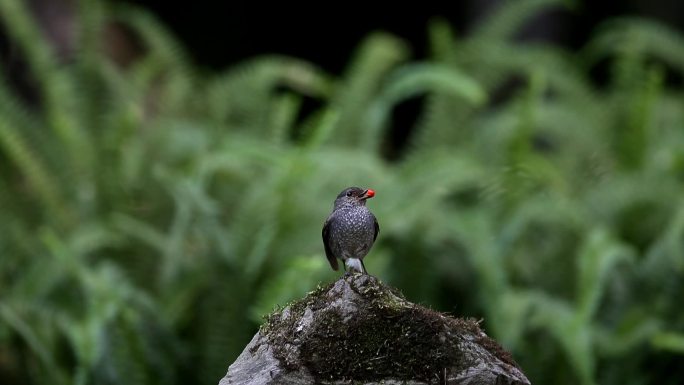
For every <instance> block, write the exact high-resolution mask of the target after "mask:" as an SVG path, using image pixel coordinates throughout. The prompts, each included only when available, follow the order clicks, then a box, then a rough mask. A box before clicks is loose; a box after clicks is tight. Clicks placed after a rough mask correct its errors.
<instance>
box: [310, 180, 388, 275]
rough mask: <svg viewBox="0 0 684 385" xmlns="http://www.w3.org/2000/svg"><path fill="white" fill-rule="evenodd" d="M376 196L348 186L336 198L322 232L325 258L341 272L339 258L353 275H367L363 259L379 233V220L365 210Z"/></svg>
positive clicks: (368, 191)
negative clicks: (368, 201)
mask: <svg viewBox="0 0 684 385" xmlns="http://www.w3.org/2000/svg"><path fill="white" fill-rule="evenodd" d="M374 196H375V191H374V190H371V189H362V188H359V187H348V188H346V189H344V190H342V192H341V193H340V194H339V195H337V198H335V204H334V206H333V210H332V213H330V215H329V216H328V218H327V219H326V220H325V223H324V224H323V232H322V235H323V246H324V248H325V256H326V257H327V258H328V262H330V267H332V269H333V270H335V271H337V270H339V265H338V264H337V260H338V259H340V260H342V262H343V263H344V268H345V271H347V268H349V272H351V273H354V272H357V273H361V274H368V273H367V271H366V267H365V266H364V264H363V258H364V257H365V256H366V255H367V254H368V252H369V251H370V249H371V247H372V246H373V243H375V239H376V238H377V237H378V232H379V231H380V226H378V220H377V219H376V218H375V215H373V213H371V211H370V210H369V209H368V207H366V200H367V199H368V198H372V197H374Z"/></svg>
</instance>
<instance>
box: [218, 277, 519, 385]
mask: <svg viewBox="0 0 684 385" xmlns="http://www.w3.org/2000/svg"><path fill="white" fill-rule="evenodd" d="M314 383H316V384H388V385H389V384H445V383H446V384H529V381H528V380H527V378H526V377H525V375H524V374H522V372H521V371H520V368H518V366H517V365H516V364H515V362H514V361H513V360H512V358H511V356H510V354H508V353H507V352H505V351H504V350H503V349H502V348H501V347H500V346H499V345H498V344H497V343H496V342H495V341H493V340H492V339H490V338H489V337H487V336H486V335H485V334H484V333H483V332H482V330H480V328H479V326H478V324H477V322H475V321H474V320H471V319H460V318H453V317H449V316H447V315H444V314H441V313H438V312H436V311H433V310H430V309H427V308H425V307H422V306H419V305H416V304H413V303H411V302H409V301H407V300H406V299H405V298H404V297H403V296H402V295H401V294H400V293H399V292H398V291H397V290H395V289H393V288H391V287H389V286H387V285H385V284H383V283H382V282H380V281H379V280H378V279H377V278H375V277H373V276H370V275H351V276H344V277H342V278H340V279H339V280H337V281H336V282H334V283H332V284H330V285H328V286H326V287H322V288H319V289H317V290H316V291H314V292H312V293H310V294H309V295H307V296H306V297H305V298H303V299H301V300H299V301H296V302H294V303H292V304H290V305H289V306H287V307H285V308H284V309H282V310H280V311H277V312H275V313H273V314H271V315H270V316H269V317H268V320H267V322H266V323H265V324H264V325H263V326H262V327H261V330H260V331H259V333H257V335H256V336H255V337H254V338H253V339H252V342H250V344H249V345H248V346H247V347H246V348H245V350H244V351H243V353H242V354H241V355H240V357H238V359H237V360H236V361H235V363H233V365H231V366H230V368H229V369H228V374H227V375H226V377H224V378H223V380H221V383H220V385H227V384H314Z"/></svg>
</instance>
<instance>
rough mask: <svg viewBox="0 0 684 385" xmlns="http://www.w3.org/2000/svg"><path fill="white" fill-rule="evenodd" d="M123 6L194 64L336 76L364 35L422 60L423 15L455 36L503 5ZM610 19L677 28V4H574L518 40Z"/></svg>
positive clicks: (681, 18) (558, 39) (672, 0)
mask: <svg viewBox="0 0 684 385" xmlns="http://www.w3.org/2000/svg"><path fill="white" fill-rule="evenodd" d="M129 2H130V3H133V4H137V5H142V6H144V7H145V8H147V9H149V10H150V11H152V12H154V13H155V14H156V15H157V16H158V17H159V18H160V19H161V20H162V21H163V22H164V24H165V25H167V26H168V27H169V28H171V29H172V30H173V32H174V33H175V34H176V35H177V36H178V38H179V39H180V40H181V41H183V42H184V44H185V47H186V49H188V51H189V52H190V53H191V54H192V56H193V58H194V59H195V60H196V63H197V64H200V65H203V66H206V67H209V68H213V69H220V68H223V67H225V66H227V65H230V64H232V63H235V62H238V61H240V59H243V58H245V57H250V56H254V55H258V54H262V53H280V54H286V55H291V56H295V57H299V58H302V59H306V60H309V61H311V62H313V63H315V64H317V65H320V66H321V67H323V68H324V69H326V70H328V71H332V72H336V73H338V72H340V71H341V70H342V69H343V66H344V64H345V63H346V62H347V61H348V57H349V55H350V53H351V52H353V49H354V47H355V46H356V45H357V44H358V42H359V41H361V40H362V38H363V37H365V36H366V35H367V34H368V32H371V31H374V30H385V31H388V32H391V33H393V34H395V35H397V36H400V37H402V38H404V39H406V40H407V41H408V42H409V43H410V46H411V47H412V48H413V49H414V54H415V56H416V57H424V54H423V53H424V50H425V41H426V40H427V39H426V36H425V33H426V26H427V21H428V20H429V19H430V18H432V17H436V16H439V17H443V18H445V19H447V20H449V21H450V22H451V24H452V25H453V26H454V28H455V29H456V31H458V32H460V33H464V34H467V32H468V30H469V29H471V28H472V27H473V26H474V25H476V24H477V22H478V20H479V19H480V18H482V17H483V16H485V15H486V14H487V13H488V12H489V11H490V10H491V9H494V8H495V7H496V6H497V5H499V4H500V3H503V2H502V1H497V0H485V1H476V0H470V1H459V2H420V3H415V2H406V3H401V2H397V3H393V4H392V5H391V7H390V6H389V5H385V6H384V7H381V6H379V5H378V4H370V3H369V2H351V3H350V2H345V3H311V4H306V5H292V3H290V2H278V3H269V4H267V3H263V2H237V3H230V4H229V3H226V2H215V1H204V2H190V3H187V2H172V1H164V0H136V1H129ZM615 16H640V17H647V18H652V19H657V20H660V21H662V22H664V23H665V24H668V25H670V26H673V27H675V28H677V29H678V30H680V31H682V30H684V2H682V1H678V0H656V1H648V0H632V1H582V2H577V3H574V5H571V6H570V7H569V9H567V10H558V11H552V12H546V13H544V14H542V15H541V16H540V17H537V18H536V20H535V21H534V22H533V23H531V24H530V25H529V26H528V28H527V30H526V31H525V32H524V33H522V36H521V37H522V38H529V39H537V40H539V39H541V40H545V41H553V42H555V43H559V44H561V45H564V46H567V47H569V48H579V47H581V46H582V45H583V44H584V43H585V42H586V41H587V39H588V38H589V36H590V35H591V33H592V31H594V30H595V28H596V27H597V26H599V25H600V24H601V22H603V21H604V20H606V19H608V18H611V17H615ZM274 31H275V32H277V33H274ZM324 42H325V43H324Z"/></svg>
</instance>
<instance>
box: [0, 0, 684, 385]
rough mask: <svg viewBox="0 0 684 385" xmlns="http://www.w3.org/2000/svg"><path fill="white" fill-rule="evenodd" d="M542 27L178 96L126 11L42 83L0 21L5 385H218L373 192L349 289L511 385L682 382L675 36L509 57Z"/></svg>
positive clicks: (11, 26)
mask: <svg viewBox="0 0 684 385" xmlns="http://www.w3.org/2000/svg"><path fill="white" fill-rule="evenodd" d="M559 3H560V2H559V1H539V0H537V1H521V2H510V3H507V4H506V6H505V7H503V8H501V9H500V10H498V11H497V12H495V13H494V14H493V15H492V16H491V17H490V19H488V20H484V21H483V22H482V24H481V26H480V27H478V28H476V29H475V31H474V32H473V33H472V35H470V36H464V37H459V38H456V37H455V36H454V34H453V32H452V31H451V29H450V26H448V25H447V24H445V23H444V22H443V21H441V20H434V21H433V22H432V23H431V24H430V26H429V28H428V30H429V36H430V42H429V43H430V47H431V56H430V57H429V58H425V59H422V60H420V61H413V60H410V59H409V53H408V47H406V46H405V44H404V43H403V42H402V41H401V40H400V39H398V38H396V37H394V36H391V35H388V34H384V33H376V34H373V35H370V36H369V37H368V38H367V39H366V40H365V41H364V42H362V43H361V45H360V48H359V50H358V52H357V53H356V55H355V56H354V58H353V59H352V60H351V64H350V65H349V68H348V69H347V70H346V71H345V72H344V74H343V75H342V76H340V77H337V76H334V75H331V74H328V73H326V72H325V71H323V70H322V69H319V68H316V67H315V66H314V65H312V64H310V63H306V62H304V61H302V60H298V59H294V58H288V57H276V56H264V57H257V58H253V59H250V60H247V61H245V62H243V63H241V64H239V65H237V66H235V67H233V68H231V69H228V70H227V71H225V72H223V73H218V74H206V73H201V72H200V71H198V70H197V69H196V68H195V66H194V65H193V64H192V63H191V61H190V60H189V58H188V57H187V55H186V54H185V53H184V52H183V48H182V47H180V46H179V45H178V44H177V42H176V40H175V39H174V38H173V37H172V36H171V35H170V34H169V33H168V31H167V30H166V29H165V28H164V26H162V25H160V24H159V23H158V22H157V21H156V20H155V19H154V18H153V17H151V16H150V15H149V14H147V13H145V12H143V11H141V10H139V9H136V8H130V7H128V6H123V5H118V4H114V3H112V4H107V3H103V2H88V1H83V2H81V3H80V5H79V7H78V9H79V24H78V31H80V33H79V34H78V36H79V39H78V49H77V50H76V54H75V56H74V58H73V59H72V60H71V61H69V62H68V63H63V62H60V61H59V60H58V59H57V57H56V55H55V53H54V52H53V51H52V47H51V46H50V45H49V44H48V43H47V42H46V41H45V40H44V39H43V38H42V36H41V34H40V32H39V29H38V28H37V27H36V26H35V25H34V22H33V21H32V19H31V17H30V15H29V13H28V11H27V10H26V9H25V4H24V3H23V2H21V1H19V0H7V1H2V2H0V15H1V17H2V23H3V25H4V26H5V27H6V30H7V31H8V34H9V36H10V38H11V39H12V41H13V43H14V44H16V46H17V48H18V49H19V51H20V52H21V54H22V55H23V57H24V58H25V59H26V63H27V64H28V68H29V71H30V74H31V76H32V80H33V82H34V83H35V86H36V91H37V92H38V94H39V98H38V102H37V103H34V104H31V103H29V102H27V101H26V100H24V99H23V98H22V97H20V96H19V93H17V92H16V90H15V89H14V88H13V87H12V86H10V82H9V79H2V80H1V81H0V159H1V160H2V162H0V175H1V178H0V205H1V206H0V208H1V211H2V224H1V225H0V253H1V255H2V258H0V376H2V377H3V378H2V383H3V384H19V383H44V382H50V383H57V384H70V383H75V384H118V383H131V384H134V383H138V384H156V383H160V384H161V383H163V384H171V383H201V384H213V383H216V382H217V381H218V379H219V378H220V377H221V376H222V375H223V374H224V373H225V370H226V368H227V366H228V364H229V363H230V362H231V361H232V360H233V359H234V358H235V357H236V356H237V354H238V353H239V352H240V351H241V350H242V348H243V347H244V345H245V344H246V343H247V342H248V341H249V339H250V338H251V336H252V335H253V333H254V332H255V331H256V329H257V327H258V325H259V323H260V322H259V319H260V317H261V316H263V315H265V314H266V313H268V312H269V311H270V310H271V309H273V308H274V307H275V306H277V305H279V304H280V305H282V304H285V303H286V302H288V301H289V300H291V299H294V298H298V297H301V296H302V295H303V294H304V293H305V292H307V291H309V290H312V289H313V288H314V287H316V285H317V284H318V283H319V282H325V281H330V280H332V279H334V278H335V277H336V276H337V275H336V274H335V273H334V272H332V271H330V269H329V267H328V266H327V264H326V261H325V259H324V257H323V254H322V244H321V239H320V231H321V226H322V222H323V220H324V219H325V217H326V215H327V213H328V212H329V210H330V208H331V204H332V199H333V197H334V196H335V194H336V193H337V192H339V190H341V189H342V188H343V187H346V186H348V185H360V186H371V187H373V188H375V189H376V191H377V192H378V196H377V198H376V199H373V201H372V202H370V206H371V208H372V209H373V211H374V212H375V213H376V215H377V217H378V219H379V222H380V225H381V232H380V237H379V239H378V244H377V245H376V246H375V248H374V249H373V251H372V253H371V255H370V256H369V257H368V259H367V263H366V266H367V267H368V269H369V271H371V272H372V273H373V274H375V275H377V276H379V277H381V278H383V279H384V280H387V281H388V282H389V283H391V284H392V285H395V286H397V287H399V288H400V289H401V290H402V291H403V292H404V293H405V294H406V296H407V297H408V298H409V299H410V300H412V301H415V302H421V303H429V304H431V305H432V306H434V307H435V308H438V309H442V310H447V311H454V312H455V313H456V314H458V315H462V316H474V317H482V318H483V319H484V326H485V327H486V329H487V330H488V332H489V333H490V334H491V335H492V336H493V337H494V338H496V339H497V340H499V341H501V342H502V343H503V344H504V345H505V346H506V347H507V348H508V349H510V350H511V351H512V352H513V355H514V357H516V359H517V360H518V361H519V363H520V364H521V366H522V367H523V369H524V370H525V372H526V373H527V374H528V375H529V377H530V379H531V380H532V382H534V383H554V384H575V383H581V384H585V385H588V384H595V383H599V382H600V383H606V384H613V383H614V384H641V383H653V382H658V383H662V384H676V383H679V381H680V379H681V377H682V375H684V373H683V372H682V370H681V365H679V366H677V365H678V364H681V363H682V352H683V351H684V349H683V346H684V344H683V342H682V341H683V337H682V335H683V334H684V313H682V311H681V306H680V305H679V300H680V297H681V293H682V292H684V291H683V288H682V282H684V251H683V250H684V243H683V242H684V241H683V240H684V199H682V196H683V195H682V191H684V190H683V189H682V187H684V186H683V184H684V150H683V149H684V127H683V126H684V108H682V100H684V90H682V89H681V87H677V86H675V85H673V84H670V83H671V82H670V83H668V82H667V81H666V80H667V79H668V75H671V74H674V76H679V77H681V76H682V74H683V70H684V64H683V62H684V59H682V58H684V40H683V39H682V36H680V35H679V34H677V33H676V32H674V31H671V30H668V29H666V28H665V27H663V26H660V25H656V24H654V23H653V22H650V21H647V20H639V19H618V20H615V21H613V22H611V23H608V24H607V25H606V26H605V27H604V28H602V29H600V30H599V31H597V33H596V36H595V37H594V39H593V40H592V41H590V42H589V43H588V44H587V46H586V48H585V49H584V50H582V51H580V52H579V53H575V52H567V51H563V50H561V49H559V48H557V47H553V46H549V45H543V44H538V43H525V42H519V41H516V40H515V39H514V35H515V33H516V32H517V31H518V30H519V29H520V27H521V26H522V25H524V23H525V21H526V20H528V19H529V18H530V17H532V16H533V15H534V14H535V12H537V11H538V10H540V9H543V8H546V7H549V6H557V5H558V4H559ZM109 22H118V23H120V24H122V25H125V26H127V28H129V29H130V30H131V31H132V32H133V33H134V34H135V36H137V38H138V39H140V43H141V45H142V46H143V47H144V52H145V53H144V55H143V56H142V57H141V58H139V59H138V60H136V61H134V62H133V63H132V64H131V65H129V66H125V67H121V66H117V65H115V64H114V63H113V62H112V61H111V59H109V58H108V56H107V55H106V54H105V53H104V52H105V50H104V49H103V48H104V47H102V42H101V40H100V39H97V38H94V36H97V35H98V33H101V32H102V31H103V28H104V26H105V25H106V23H109ZM602 62H607V63H608V65H609V68H610V72H609V79H608V83H607V84H606V85H605V86H601V87H599V86H596V85H594V84H593V81H592V78H591V76H590V72H591V71H592V70H593V69H594V68H595V67H596V66H597V65H601V64H600V63H602ZM511 80H516V81H515V82H511ZM499 94H503V95H504V96H503V97H498V98H496V99H495V100H493V101H492V99H493V98H492V95H499ZM304 98H311V99H314V100H315V101H316V102H318V103H319V104H320V108H319V109H318V110H316V111H313V112H310V113H307V112H305V111H303V109H302V103H303V101H304ZM409 99H411V100H416V101H418V102H420V103H422V106H423V108H422V109H421V112H420V116H419V117H418V118H417V120H416V122H415V123H414V126H413V130H412V132H411V135H410V137H409V139H408V144H407V145H406V147H402V148H399V149H397V151H398V152H399V155H400V156H399V157H398V159H399V160H393V161H389V160H387V159H386V158H384V157H383V154H384V153H385V152H384V151H385V148H386V146H388V141H387V138H388V137H389V136H392V135H393V133H394V132H393V117H394V116H395V114H394V113H395V111H396V109H398V108H401V107H402V103H403V102H405V101H406V100H409ZM488 100H489V101H488ZM673 368H677V369H673Z"/></svg>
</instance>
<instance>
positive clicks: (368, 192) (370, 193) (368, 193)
mask: <svg viewBox="0 0 684 385" xmlns="http://www.w3.org/2000/svg"><path fill="white" fill-rule="evenodd" d="M374 196H375V191H373V190H371V189H368V190H366V191H364V192H363V195H361V198H359V199H360V200H366V199H368V198H372V197H374Z"/></svg>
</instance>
